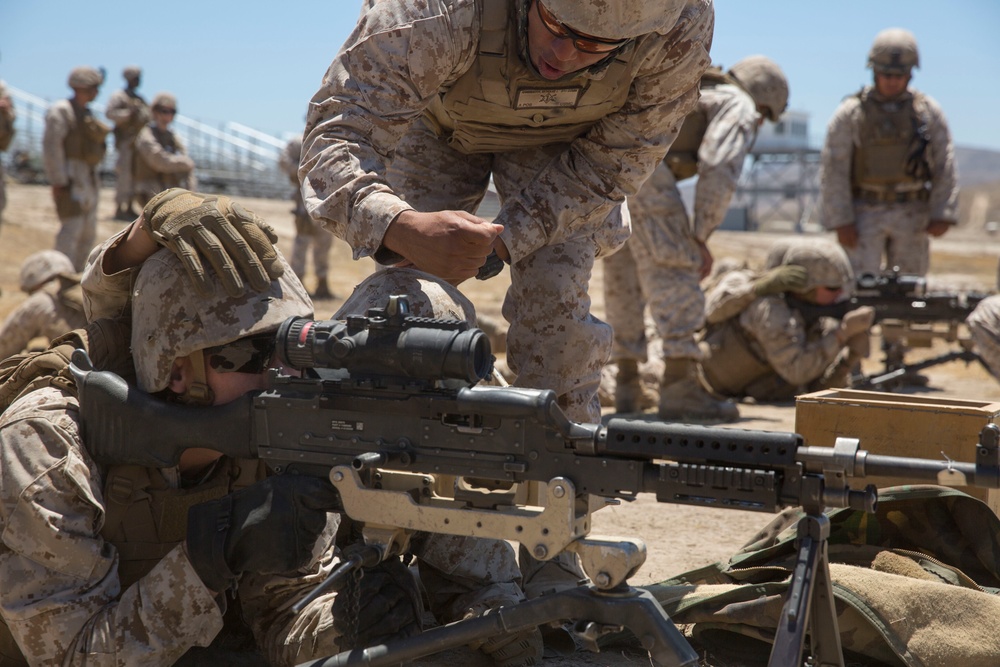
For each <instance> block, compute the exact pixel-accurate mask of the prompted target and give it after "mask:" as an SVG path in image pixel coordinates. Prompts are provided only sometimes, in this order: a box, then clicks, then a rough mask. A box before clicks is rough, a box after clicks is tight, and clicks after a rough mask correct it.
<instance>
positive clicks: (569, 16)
mask: <svg viewBox="0 0 1000 667" xmlns="http://www.w3.org/2000/svg"><path fill="white" fill-rule="evenodd" d="M537 1H538V0H535V2H537ZM544 4H545V8H546V9H548V10H549V11H550V12H552V14H553V16H555V17H556V18H557V19H558V20H559V21H561V22H562V23H565V24H566V25H567V26H569V27H570V28H572V29H573V30H576V31H578V32H581V33H584V34H587V35H592V36H594V37H600V38H602V39H610V40H618V39H632V38H633V37H638V36H640V35H645V34H647V33H651V32H659V33H666V32H667V31H668V30H669V29H670V28H672V27H673V26H674V24H675V23H677V19H678V17H680V15H681V10H682V9H684V5H685V4H686V3H685V2H682V1H681V0H613V1H606V2H580V0H545V2H544Z"/></svg>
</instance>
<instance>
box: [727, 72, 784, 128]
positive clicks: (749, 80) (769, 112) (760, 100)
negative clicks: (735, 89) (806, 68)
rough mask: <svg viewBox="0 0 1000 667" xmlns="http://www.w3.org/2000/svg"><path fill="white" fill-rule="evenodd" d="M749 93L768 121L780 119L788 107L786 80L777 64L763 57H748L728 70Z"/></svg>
mask: <svg viewBox="0 0 1000 667" xmlns="http://www.w3.org/2000/svg"><path fill="white" fill-rule="evenodd" d="M729 75H730V76H731V77H733V78H734V79H736V80H737V81H738V82H739V84H740V85H741V86H743V88H744V89H745V90H746V91H747V92H748V93H750V97H752V98H753V101H754V102H755V103H756V104H757V108H758V109H760V112H761V113H762V114H763V115H764V117H765V118H767V119H768V120H769V121H771V122H774V121H776V120H778V118H780V117H781V114H782V113H784V112H785V109H786V108H787V107H788V79H787V78H786V77H785V73H784V72H782V71H781V68H780V67H778V63H776V62H774V61H773V60H771V59H770V58H767V57H765V56H749V57H747V58H744V59H743V60H741V61H739V62H738V63H736V64H735V65H733V66H732V68H731V69H730V70H729Z"/></svg>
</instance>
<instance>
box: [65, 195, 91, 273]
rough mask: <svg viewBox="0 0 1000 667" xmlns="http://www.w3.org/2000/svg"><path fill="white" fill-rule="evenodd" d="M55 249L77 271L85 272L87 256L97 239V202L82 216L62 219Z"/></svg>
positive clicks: (86, 209) (85, 210)
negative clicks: (69, 261) (66, 258)
mask: <svg viewBox="0 0 1000 667" xmlns="http://www.w3.org/2000/svg"><path fill="white" fill-rule="evenodd" d="M59 223H60V227H59V231H58V233H56V242H55V249H56V250H58V251H59V252H61V253H63V254H64V255H66V256H67V257H69V258H70V260H72V262H73V267H74V268H75V269H76V270H77V271H83V267H84V265H85V264H86V263H87V256H88V255H89V254H90V251H91V250H93V248H94V242H95V240H96V237H97V201H96V199H95V200H94V202H93V203H92V204H91V205H90V207H89V208H87V207H84V209H83V212H82V213H81V214H80V215H74V216H72V217H67V218H60V219H59Z"/></svg>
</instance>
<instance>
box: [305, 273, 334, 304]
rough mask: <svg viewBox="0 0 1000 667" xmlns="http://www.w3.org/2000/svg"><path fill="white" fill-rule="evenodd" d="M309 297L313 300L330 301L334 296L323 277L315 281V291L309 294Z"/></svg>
mask: <svg viewBox="0 0 1000 667" xmlns="http://www.w3.org/2000/svg"><path fill="white" fill-rule="evenodd" d="M310 296H311V297H312V298H314V299H332V298H334V297H335V296H336V295H334V293H333V292H331V291H330V285H329V284H328V283H327V281H326V277H325V276H324V277H322V278H319V279H318V280H317V281H316V291H314V292H313V293H312V294H310Z"/></svg>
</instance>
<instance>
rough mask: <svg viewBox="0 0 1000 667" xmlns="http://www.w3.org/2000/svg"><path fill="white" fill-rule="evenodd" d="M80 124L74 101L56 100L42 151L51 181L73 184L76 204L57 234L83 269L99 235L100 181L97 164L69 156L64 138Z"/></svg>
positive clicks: (48, 117)
mask: <svg viewBox="0 0 1000 667" xmlns="http://www.w3.org/2000/svg"><path fill="white" fill-rule="evenodd" d="M88 113H89V112H88ZM76 125H77V121H76V114H75V113H74V111H73V105H72V103H71V102H70V101H69V100H59V101H58V102H56V103H54V104H53V105H52V106H51V107H49V110H48V111H47V112H46V113H45V134H44V136H43V138H42V150H43V159H44V162H45V176H46V177H47V178H48V181H49V183H50V184H51V185H53V186H69V188H70V197H71V198H72V201H73V203H74V204H75V206H74V210H73V211H72V212H71V213H70V214H67V215H64V214H62V213H60V214H59V222H60V224H61V227H60V229H59V233H58V234H57V235H56V243H55V249H56V250H58V251H59V252H61V253H63V254H64V255H66V256H67V257H69V258H70V260H72V262H73V266H74V267H75V268H76V270H77V271H82V270H83V265H84V263H85V262H86V260H87V255H88V254H89V253H90V251H91V249H92V248H93V247H94V241H95V238H96V235H97V200H98V194H99V191H98V189H99V187H100V180H99V176H98V173H97V165H93V166H92V165H89V164H87V163H86V162H84V161H83V160H81V159H78V158H75V157H68V156H67V155H66V148H65V146H64V141H65V139H66V137H67V136H68V135H69V134H70V133H71V132H73V131H80V130H79V128H76ZM57 212H58V211H57Z"/></svg>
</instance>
